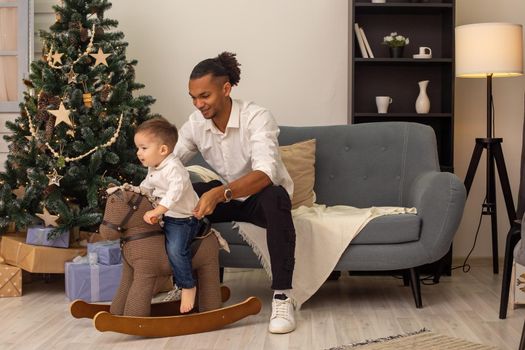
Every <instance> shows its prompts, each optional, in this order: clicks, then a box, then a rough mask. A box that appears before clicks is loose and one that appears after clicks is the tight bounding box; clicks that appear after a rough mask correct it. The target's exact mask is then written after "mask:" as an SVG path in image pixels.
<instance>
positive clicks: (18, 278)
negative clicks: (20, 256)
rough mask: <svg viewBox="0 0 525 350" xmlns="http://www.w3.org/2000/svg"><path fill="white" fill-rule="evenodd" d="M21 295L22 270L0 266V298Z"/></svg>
mask: <svg viewBox="0 0 525 350" xmlns="http://www.w3.org/2000/svg"><path fill="white" fill-rule="evenodd" d="M21 295H22V270H21V269H20V268H19V267H16V266H9V265H5V264H0V298H5V297H19V296H21Z"/></svg>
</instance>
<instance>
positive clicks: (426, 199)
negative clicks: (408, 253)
mask: <svg viewBox="0 0 525 350" xmlns="http://www.w3.org/2000/svg"><path fill="white" fill-rule="evenodd" d="M466 196H467V195H466V190H465V186H464V185H463V182H461V180H460V179H459V178H458V177H457V176H456V175H454V174H452V173H448V172H437V171H434V172H428V173H425V174H423V175H422V176H420V177H418V178H417V180H416V181H415V182H414V183H413V185H412V187H411V188H410V189H409V196H408V203H407V204H408V205H407V206H408V207H416V208H417V212H418V215H419V216H420V217H421V237H420V242H421V244H422V245H423V246H424V248H425V251H426V252H427V253H428V254H429V255H430V258H431V260H432V261H436V260H438V259H440V258H441V257H443V256H444V255H445V254H446V252H447V251H448V250H449V248H450V244H451V243H452V240H453V238H454V235H455V234H456V230H457V228H458V226H459V223H460V221H461V217H462V215H463V209H464V207H465V201H466Z"/></svg>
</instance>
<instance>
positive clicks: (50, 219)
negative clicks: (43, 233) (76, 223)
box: [36, 207, 60, 227]
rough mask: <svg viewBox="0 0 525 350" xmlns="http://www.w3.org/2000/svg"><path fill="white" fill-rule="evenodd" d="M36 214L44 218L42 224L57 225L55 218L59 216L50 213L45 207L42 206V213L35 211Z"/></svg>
mask: <svg viewBox="0 0 525 350" xmlns="http://www.w3.org/2000/svg"><path fill="white" fill-rule="evenodd" d="M36 216H38V217H39V218H40V219H42V220H44V226H53V227H57V226H58V224H57V220H58V219H59V218H60V217H59V216H58V215H51V214H50V213H49V212H48V211H47V208H46V207H44V212H43V213H37V214H36Z"/></svg>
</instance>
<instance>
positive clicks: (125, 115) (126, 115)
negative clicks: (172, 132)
mask: <svg viewBox="0 0 525 350" xmlns="http://www.w3.org/2000/svg"><path fill="white" fill-rule="evenodd" d="M110 7H111V4H110V3H109V2H108V1H106V0H63V1H62V3H61V5H55V6H53V9H54V10H55V15H56V22H55V23H54V24H53V25H52V26H51V27H50V31H49V32H47V31H42V32H41V33H40V36H41V39H42V41H43V57H42V59H41V60H37V61H34V62H33V63H32V64H31V74H30V76H29V77H30V79H29V80H25V81H24V83H25V85H26V86H27V89H26V92H25V93H24V101H23V103H21V104H20V109H21V114H20V117H18V118H17V119H16V120H15V121H14V122H8V123H7V127H8V128H9V129H10V130H11V131H12V134H10V135H8V136H5V137H4V139H5V140H6V141H7V142H8V143H9V155H8V160H7V162H6V164H5V171H4V172H3V173H0V229H3V230H5V228H6V227H7V226H8V224H9V223H10V222H14V223H15V224H16V226H17V228H23V227H27V226H30V225H33V224H38V223H41V222H42V221H43V222H44V223H45V225H46V226H47V225H51V226H54V227H56V229H55V230H53V231H52V233H51V235H50V238H53V236H56V235H58V234H60V232H61V231H62V230H64V229H71V228H73V227H81V228H86V227H88V228H89V227H91V228H92V227H95V226H96V225H98V224H99V223H100V221H101V218H102V212H103V209H104V205H105V189H106V188H107V186H108V184H110V183H114V184H121V183H124V182H128V183H132V184H138V183H139V182H140V180H141V179H142V178H143V177H144V176H145V172H146V170H145V169H144V168H143V167H142V166H141V165H140V164H139V162H138V160H137V157H136V155H135V146H134V144H133V134H134V130H135V127H136V126H137V125H138V124H140V123H141V122H143V121H144V120H146V119H149V118H151V117H152V116H151V115H150V109H149V106H150V105H151V104H152V103H154V99H153V98H152V97H150V96H138V97H134V96H133V95H132V93H133V92H134V91H135V90H138V89H141V88H143V87H144V86H143V85H142V84H139V83H137V82H135V69H134V66H135V65H136V64H137V61H136V60H132V61H127V60H126V47H127V43H126V42H124V41H123V38H124V34H123V33H122V32H118V31H116V30H113V31H110V30H111V29H112V28H116V27H117V25H118V22H117V21H115V20H111V19H107V18H104V12H105V11H106V10H108V9H109V8H110Z"/></svg>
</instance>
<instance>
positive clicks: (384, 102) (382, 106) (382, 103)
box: [376, 96, 393, 114]
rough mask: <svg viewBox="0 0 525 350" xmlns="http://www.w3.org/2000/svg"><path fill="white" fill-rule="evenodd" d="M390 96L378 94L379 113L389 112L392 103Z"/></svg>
mask: <svg viewBox="0 0 525 350" xmlns="http://www.w3.org/2000/svg"><path fill="white" fill-rule="evenodd" d="M392 101H393V100H392V97H390V96H376V105H377V113H380V114H384V113H387V112H388V106H389V105H390V104H391V103H392Z"/></svg>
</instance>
